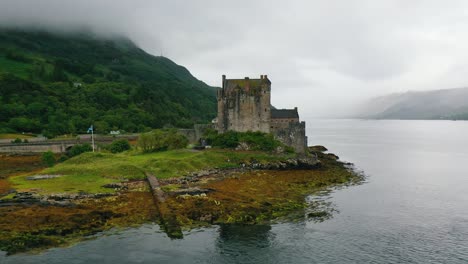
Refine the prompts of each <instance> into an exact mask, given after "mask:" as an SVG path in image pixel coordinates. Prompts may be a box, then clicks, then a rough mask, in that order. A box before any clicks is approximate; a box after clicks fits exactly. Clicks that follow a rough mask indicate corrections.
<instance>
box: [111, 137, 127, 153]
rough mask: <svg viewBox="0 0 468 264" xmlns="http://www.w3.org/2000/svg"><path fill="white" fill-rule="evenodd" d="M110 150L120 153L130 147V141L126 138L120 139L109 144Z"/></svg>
mask: <svg viewBox="0 0 468 264" xmlns="http://www.w3.org/2000/svg"><path fill="white" fill-rule="evenodd" d="M108 148H109V151H110V152H112V153H120V152H124V151H126V150H129V149H130V143H128V140H126V139H119V140H116V141H114V142H112V143H111V144H110V145H109V147H108Z"/></svg>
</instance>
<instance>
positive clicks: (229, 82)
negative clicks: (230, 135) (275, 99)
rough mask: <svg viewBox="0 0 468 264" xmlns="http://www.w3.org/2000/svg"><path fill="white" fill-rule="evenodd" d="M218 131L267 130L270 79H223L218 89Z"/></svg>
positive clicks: (262, 76)
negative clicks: (220, 87)
mask: <svg viewBox="0 0 468 264" xmlns="http://www.w3.org/2000/svg"><path fill="white" fill-rule="evenodd" d="M217 97H218V131H219V132H220V133H223V132H226V131H229V130H234V131H239V132H246V131H261V132H265V133H269V132H270V121H271V102H270V100H271V82H270V80H268V77H267V76H266V75H261V76H260V79H250V78H248V77H246V78H244V79H226V76H225V75H223V79H222V89H220V90H218V96H217Z"/></svg>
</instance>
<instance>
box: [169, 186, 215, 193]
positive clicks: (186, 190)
mask: <svg viewBox="0 0 468 264" xmlns="http://www.w3.org/2000/svg"><path fill="white" fill-rule="evenodd" d="M213 191H214V190H213V189H201V188H198V187H194V188H187V189H178V190H175V191H172V193H174V194H176V195H200V194H207V193H210V192H213Z"/></svg>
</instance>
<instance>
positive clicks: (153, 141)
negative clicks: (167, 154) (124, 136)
mask: <svg viewBox="0 0 468 264" xmlns="http://www.w3.org/2000/svg"><path fill="white" fill-rule="evenodd" d="M187 145H188V139H187V137H185V136H184V135H182V134H179V133H178V132H177V130H176V129H156V130H153V131H151V132H148V133H143V134H141V135H140V137H139V139H138V147H140V148H141V149H142V150H143V152H154V151H164V150H172V149H181V148H185V147H186V146H187Z"/></svg>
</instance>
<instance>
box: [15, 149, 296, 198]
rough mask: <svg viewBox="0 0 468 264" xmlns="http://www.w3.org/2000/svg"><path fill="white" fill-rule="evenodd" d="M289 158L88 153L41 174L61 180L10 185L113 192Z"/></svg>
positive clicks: (239, 154)
mask: <svg viewBox="0 0 468 264" xmlns="http://www.w3.org/2000/svg"><path fill="white" fill-rule="evenodd" d="M286 157H287V156H281V155H273V154H268V153H263V152H236V151H229V150H216V149H213V150H207V151H192V150H188V149H183V150H173V151H165V152H157V153H149V154H138V153H135V152H125V153H120V154H110V153H90V152H88V153H84V154H82V155H80V156H77V157H74V158H72V159H70V160H68V161H66V162H64V163H61V164H58V165H56V166H55V167H52V168H48V169H45V170H44V171H42V172H40V174H58V175H63V176H62V177H60V178H54V179H47V180H37V181H29V180H26V177H27V176H25V175H23V176H17V177H12V178H10V181H11V182H12V183H13V185H14V187H15V188H16V189H18V190H22V189H39V192H42V193H55V192H71V193H76V192H78V191H85V192H89V193H97V192H111V191H112V190H110V189H104V188H102V187H101V186H102V185H104V184H107V183H111V182H119V181H124V180H131V179H144V178H145V173H151V174H153V175H155V176H156V177H158V178H170V177H180V176H183V175H186V174H188V173H190V172H195V171H199V170H205V169H211V168H215V167H216V168H235V167H238V166H239V164H240V163H241V162H245V161H250V160H252V159H255V160H257V162H263V163H266V162H269V161H274V160H280V159H284V158H286Z"/></svg>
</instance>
